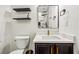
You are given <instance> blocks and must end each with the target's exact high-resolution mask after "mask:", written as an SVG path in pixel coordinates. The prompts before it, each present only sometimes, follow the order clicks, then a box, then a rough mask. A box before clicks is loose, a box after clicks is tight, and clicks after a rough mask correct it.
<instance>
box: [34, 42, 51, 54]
mask: <svg viewBox="0 0 79 59" xmlns="http://www.w3.org/2000/svg"><path fill="white" fill-rule="evenodd" d="M50 46H51V45H50V44H45V43H44V44H43V43H36V44H35V54H50Z"/></svg>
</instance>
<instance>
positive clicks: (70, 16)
mask: <svg viewBox="0 0 79 59" xmlns="http://www.w3.org/2000/svg"><path fill="white" fill-rule="evenodd" d="M62 9H66V10H67V13H66V14H65V15H64V16H60V19H59V27H60V28H59V31H61V32H67V33H70V34H74V35H75V36H76V38H77V39H75V41H76V44H75V53H79V6H77V5H64V6H60V8H59V10H60V11H61V10H62Z"/></svg>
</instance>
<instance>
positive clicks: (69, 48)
mask: <svg viewBox="0 0 79 59" xmlns="http://www.w3.org/2000/svg"><path fill="white" fill-rule="evenodd" d="M56 54H73V44H68V43H67V44H64V43H61V44H56Z"/></svg>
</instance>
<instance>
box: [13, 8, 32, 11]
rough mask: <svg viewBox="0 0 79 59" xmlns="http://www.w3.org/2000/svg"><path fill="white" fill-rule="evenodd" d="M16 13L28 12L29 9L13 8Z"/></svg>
mask: <svg viewBox="0 0 79 59" xmlns="http://www.w3.org/2000/svg"><path fill="white" fill-rule="evenodd" d="M13 10H14V11H16V12H30V11H31V10H30V8H13Z"/></svg>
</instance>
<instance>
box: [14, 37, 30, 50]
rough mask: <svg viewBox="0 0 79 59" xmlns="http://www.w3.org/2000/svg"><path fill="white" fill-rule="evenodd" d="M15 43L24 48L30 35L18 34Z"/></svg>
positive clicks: (19, 47)
mask: <svg viewBox="0 0 79 59" xmlns="http://www.w3.org/2000/svg"><path fill="white" fill-rule="evenodd" d="M15 43H16V47H17V48H18V49H24V48H26V47H27V45H28V43H29V36H16V37H15Z"/></svg>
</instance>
